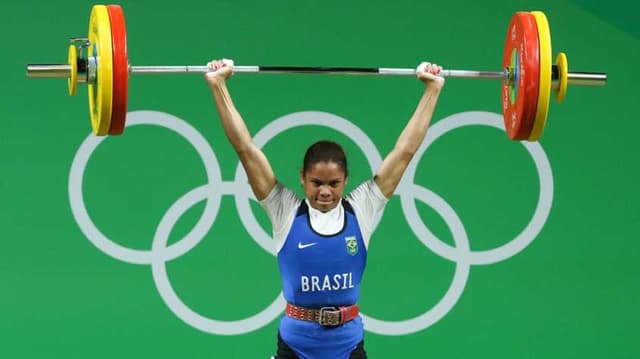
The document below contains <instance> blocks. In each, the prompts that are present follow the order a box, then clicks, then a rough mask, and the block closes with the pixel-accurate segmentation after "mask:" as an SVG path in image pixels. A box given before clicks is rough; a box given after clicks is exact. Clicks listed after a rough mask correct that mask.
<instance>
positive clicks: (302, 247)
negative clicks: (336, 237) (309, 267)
mask: <svg viewBox="0 0 640 359" xmlns="http://www.w3.org/2000/svg"><path fill="white" fill-rule="evenodd" d="M316 244H318V242H311V243H307V244H302V242H298V249H305V248H307V247H311V246H315V245H316Z"/></svg>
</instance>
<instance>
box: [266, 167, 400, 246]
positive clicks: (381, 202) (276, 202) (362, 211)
mask: <svg viewBox="0 0 640 359" xmlns="http://www.w3.org/2000/svg"><path fill="white" fill-rule="evenodd" d="M304 200H305V201H307V205H308V206H309V219H310V221H311V226H312V227H313V229H314V230H315V231H316V232H318V233H320V234H323V235H332V234H335V233H337V232H339V231H341V230H342V227H343V225H344V208H343V207H342V206H341V205H338V206H336V208H334V209H332V210H330V211H328V212H324V213H323V212H321V211H318V210H317V209H315V208H313V207H311V206H310V205H309V202H308V200H307V199H304ZM346 200H347V201H348V202H349V204H351V206H352V207H353V210H354V212H355V215H356V218H357V219H358V224H359V225H360V231H361V232H362V239H363V241H364V244H365V247H367V248H368V247H369V238H370V236H371V233H372V232H373V231H374V230H375V228H376V227H377V226H378V223H379V222H380V218H381V217H382V213H383V212H384V207H385V205H386V204H387V202H388V201H389V200H388V199H387V197H385V196H384V194H382V191H381V190H380V188H379V187H378V184H377V183H376V182H375V181H374V180H373V179H370V180H368V181H366V182H364V183H362V184H361V185H359V186H358V187H356V188H355V189H354V190H353V191H351V193H349V194H348V195H347V197H346ZM301 201H302V199H300V198H299V197H298V196H297V194H296V193H295V192H293V191H292V190H290V189H289V188H287V187H285V186H283V185H282V184H281V183H276V185H275V186H274V187H273V189H272V190H271V192H270V193H269V195H268V196H267V197H266V198H265V199H263V200H262V201H260V204H261V205H262V207H263V208H264V209H265V211H266V212H267V215H268V216H269V219H270V220H271V225H272V226H273V241H274V245H275V248H276V251H277V252H280V249H282V246H284V241H285V240H286V239H287V235H288V234H289V229H290V228H291V224H292V223H293V220H294V218H295V215H296V212H297V210H298V207H299V206H300V203H301Z"/></svg>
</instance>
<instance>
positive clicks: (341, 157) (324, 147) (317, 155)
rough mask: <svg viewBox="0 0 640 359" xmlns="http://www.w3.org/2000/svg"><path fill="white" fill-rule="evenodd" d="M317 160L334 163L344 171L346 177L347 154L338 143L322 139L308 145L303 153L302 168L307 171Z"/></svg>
mask: <svg viewBox="0 0 640 359" xmlns="http://www.w3.org/2000/svg"><path fill="white" fill-rule="evenodd" d="M318 162H333V163H336V164H337V165H338V166H340V167H341V168H342V170H343V171H344V176H345V177H347V174H348V172H347V155H346V154H345V153H344V150H343V149H342V146H340V145H339V144H337V143H335V142H332V141H326V140H322V141H318V142H316V143H314V144H312V145H311V146H309V148H307V152H306V153H305V154H304V161H303V162H302V170H303V171H304V172H307V171H309V170H311V167H312V166H313V165H315V164H316V163H318Z"/></svg>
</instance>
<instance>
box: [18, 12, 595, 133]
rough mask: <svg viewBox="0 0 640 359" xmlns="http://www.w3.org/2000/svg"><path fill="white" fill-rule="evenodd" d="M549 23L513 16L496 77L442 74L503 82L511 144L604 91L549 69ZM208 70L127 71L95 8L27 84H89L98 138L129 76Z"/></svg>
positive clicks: (33, 67) (123, 106) (327, 70)
mask: <svg viewBox="0 0 640 359" xmlns="http://www.w3.org/2000/svg"><path fill="white" fill-rule="evenodd" d="M551 57H552V50H551V34H550V30H549V24H548V21H547V17H546V16H545V14H544V13H542V12H540V11H532V12H524V11H520V12H516V13H515V14H514V15H513V17H512V18H511V21H510V23H509V27H508V30H507V38H506V41H505V46H504V53H503V59H502V68H503V70H502V71H469V70H448V69H445V70H443V71H442V72H441V73H440V75H441V76H444V77H461V78H480V79H500V80H502V110H503V114H504V124H505V130H506V132H507V134H508V136H509V138H511V139H512V140H527V141H537V140H538V139H539V138H540V136H541V135H542V132H543V131H544V127H545V125H546V122H547V114H548V110H549V101H550V97H551V91H554V92H555V99H556V101H557V102H558V103H561V102H562V101H563V100H564V98H565V96H566V93H567V86H568V85H572V86H573V85H577V86H604V85H605V84H606V80H607V75H606V74H605V73H594V72H569V69H568V62H567V56H566V55H565V54H564V53H559V54H558V55H557V57H556V60H555V64H554V63H553V62H552V59H551ZM207 71H209V69H208V67H207V66H189V65H187V66H133V65H130V64H129V61H128V55H127V35H126V26H125V18H124V13H123V11H122V7H120V6H119V5H94V6H93V7H92V8H91V14H90V17H89V36H88V37H87V38H71V40H70V45H69V50H68V61H67V63H66V64H29V65H27V76H28V77H35V78H44V77H54V78H67V82H68V89H69V94H70V95H71V96H73V95H75V93H76V89H77V84H78V83H87V84H88V92H89V112H90V117H91V125H92V129H93V132H94V133H95V134H96V135H98V136H104V135H118V134H121V133H122V132H123V131H124V127H125V121H126V113H127V86H128V80H129V74H162V73H165V74H166V73H174V74H175V73H204V72H207ZM234 72H235V73H270V74H273V73H288V74H293V73H303V74H342V75H390V76H415V73H416V72H415V69H410V68H383V67H380V68H364V67H305V66H235V67H234Z"/></svg>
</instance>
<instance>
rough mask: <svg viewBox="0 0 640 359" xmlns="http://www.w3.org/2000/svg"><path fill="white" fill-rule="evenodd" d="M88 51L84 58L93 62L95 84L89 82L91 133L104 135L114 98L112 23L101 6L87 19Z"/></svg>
mask: <svg viewBox="0 0 640 359" xmlns="http://www.w3.org/2000/svg"><path fill="white" fill-rule="evenodd" d="M89 44H90V45H89V50H88V54H87V56H88V57H89V58H91V57H95V59H96V82H95V84H91V83H89V86H87V87H88V88H89V112H90V115H91V127H92V128H93V133H95V134H96V135H98V136H104V135H107V134H108V133H109V127H110V125H111V106H112V104H111V102H112V98H113V58H112V57H113V56H112V52H111V24H110V22H109V12H108V11H107V7H106V6H104V5H94V6H93V8H91V16H90V17H89Z"/></svg>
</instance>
